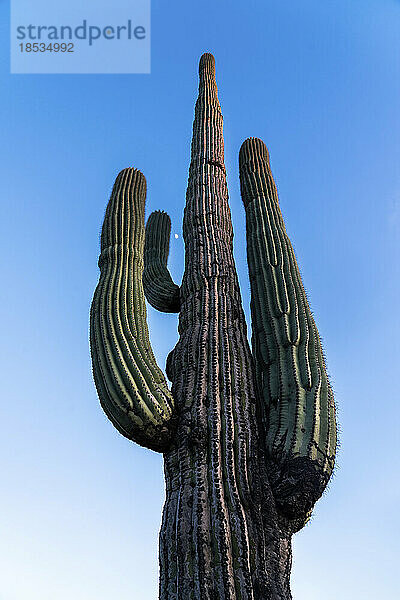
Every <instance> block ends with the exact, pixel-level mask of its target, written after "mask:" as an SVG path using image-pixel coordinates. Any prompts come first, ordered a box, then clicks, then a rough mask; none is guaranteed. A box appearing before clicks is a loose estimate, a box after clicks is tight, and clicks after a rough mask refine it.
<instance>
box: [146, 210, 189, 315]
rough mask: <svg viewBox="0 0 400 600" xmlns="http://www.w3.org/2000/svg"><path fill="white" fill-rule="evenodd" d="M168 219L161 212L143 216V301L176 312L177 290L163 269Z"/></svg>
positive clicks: (166, 253) (166, 258) (162, 310)
mask: <svg viewBox="0 0 400 600" xmlns="http://www.w3.org/2000/svg"><path fill="white" fill-rule="evenodd" d="M170 234H171V219H170V218H169V216H168V215H167V213H165V212H163V211H158V210H157V211H155V212H153V213H151V215H150V217H149V218H148V219H147V224H146V235H145V244H144V271H143V289H144V294H145V296H146V299H147V301H148V302H149V303H150V304H151V306H153V308H156V309H157V310H159V311H161V312H166V313H178V312H179V310H180V290H179V286H177V285H176V284H175V283H174V282H173V281H172V277H171V275H170V273H169V271H168V268H167V262H168V254H169V239H170Z"/></svg>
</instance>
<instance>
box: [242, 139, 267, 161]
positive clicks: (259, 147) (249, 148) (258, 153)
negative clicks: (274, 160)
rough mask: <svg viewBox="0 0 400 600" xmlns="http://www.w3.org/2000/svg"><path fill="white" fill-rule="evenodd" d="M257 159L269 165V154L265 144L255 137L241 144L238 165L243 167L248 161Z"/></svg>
mask: <svg viewBox="0 0 400 600" xmlns="http://www.w3.org/2000/svg"><path fill="white" fill-rule="evenodd" d="M254 157H257V158H258V159H261V160H264V161H265V162H267V163H269V152H268V148H267V146H266V145H265V143H264V142H263V141H262V140H261V139H260V138H256V137H249V138H247V140H245V141H244V142H243V144H242V145H241V148H240V152H239V165H240V167H243V166H244V165H245V164H247V163H248V162H249V161H251V160H252V159H254Z"/></svg>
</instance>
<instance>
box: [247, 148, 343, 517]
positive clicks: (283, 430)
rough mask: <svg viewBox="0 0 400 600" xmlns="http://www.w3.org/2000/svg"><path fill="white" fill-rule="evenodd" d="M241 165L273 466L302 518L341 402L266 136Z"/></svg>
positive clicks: (275, 480) (322, 473) (325, 475)
mask: <svg viewBox="0 0 400 600" xmlns="http://www.w3.org/2000/svg"><path fill="white" fill-rule="evenodd" d="M239 166H240V180H241V192H242V198H243V203H244V205H245V209H246V225H247V227H246V229H247V258H248V265H249V276H250V285H251V315H252V323H253V336H252V343H253V353H254V357H255V365H256V379H257V387H258V389H259V390H260V392H261V397H262V402H261V408H262V411H261V412H262V415H263V424H264V431H265V433H264V435H265V441H266V449H267V452H268V466H269V469H268V471H269V476H270V482H271V485H272V488H273V491H274V495H275V498H276V501H277V504H278V506H279V508H280V509H281V511H282V512H283V514H285V515H286V516H288V517H289V518H292V519H296V518H301V516H302V515H304V516H306V514H307V513H308V512H309V511H310V510H311V509H312V507H313V505H314V503H315V502H316V500H317V499H318V498H319V497H320V496H321V494H322V492H323V490H324V489H325V486H326V484H327V481H328V479H329V477H330V475H331V473H332V469H333V466H334V460H335V451H336V422H335V405H334V401H333V393H332V389H331V387H330V385H329V380H328V376H327V372H326V368H325V361H324V357H323V353H322V347H321V342H320V338H319V335H318V331H317V328H316V325H315V322H314V319H313V317H312V314H311V311H310V308H309V305H308V302H307V297H306V293H305V291H304V287H303V285H302V281H301V277H300V272H299V268H298V266H297V262H296V258H295V255H294V251H293V248H292V245H291V243H290V240H289V237H288V235H287V233H286V229H285V225H284V222H283V218H282V214H281V211H280V208H279V203H278V194H277V191H276V186H275V183H274V180H273V177H272V174H271V169H270V164H269V155H268V150H267V148H266V146H265V145H264V143H263V142H262V141H261V140H259V139H254V138H250V139H248V140H246V141H245V142H244V143H243V145H242V148H241V150H240V154H239Z"/></svg>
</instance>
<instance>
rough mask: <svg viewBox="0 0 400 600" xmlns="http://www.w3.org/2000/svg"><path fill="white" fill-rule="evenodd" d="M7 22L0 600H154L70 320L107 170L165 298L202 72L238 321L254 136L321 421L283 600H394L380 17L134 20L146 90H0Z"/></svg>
mask: <svg viewBox="0 0 400 600" xmlns="http://www.w3.org/2000/svg"><path fill="white" fill-rule="evenodd" d="M97 3H98V4H99V7H101V4H102V2H99V1H98V0H97ZM104 4H105V3H104ZM8 22H9V3H8V2H5V1H0V23H1V24H0V39H1V44H2V51H1V56H0V78H1V84H0V85H1V88H0V89H1V94H0V130H1V132H2V135H1V144H0V169H1V181H2V193H1V199H2V204H3V207H2V219H1V222H0V229H1V233H0V244H1V256H2V260H1V282H2V285H1V286H0V302H1V308H2V336H1V338H2V342H1V348H0V352H1V366H2V378H1V381H2V402H1V408H0V411H1V413H2V414H1V427H2V434H1V436H0V462H1V472H2V476H1V480H0V481H1V483H0V488H1V489H0V528H1V531H2V546H1V549H0V565H1V568H0V571H1V572H2V575H1V579H0V600H27V599H29V600H39V599H40V600H67V599H68V600H70V599H71V598H74V600H109V599H110V598H118V600H128V599H129V600H132V598H134V599H136V598H140V599H141V600H150V599H152V600H153V599H154V598H156V596H157V592H156V590H157V579H158V574H157V572H158V566H157V546H158V543H157V534H158V528H159V524H160V518H161V507H162V502H163V494H164V490H163V476H162V459H161V457H160V456H159V455H157V454H155V453H153V452H151V451H148V450H145V449H143V448H140V447H139V446H136V445H134V444H132V443H130V442H128V441H127V440H126V439H124V438H123V437H122V436H120V435H119V434H118V433H117V432H116V430H114V429H113V427H112V426H111V424H110V423H109V422H108V421H107V419H106V417H105V416H104V415H103V414H102V411H101V409H100V407H99V404H98V401H97V397H96V392H95V389H94V385H93V382H92V378H91V366H90V357H89V349H88V313H89V306H90V301H91V296H92V293H93V290H94V288H95V285H96V282H97V279H98V269H97V257H98V250H99V233H100V227H101V223H102V218H103V215H104V210H105V206H106V203H107V200H108V196H109V194H110V191H111V188H112V184H113V180H114V178H115V176H116V175H117V173H118V171H119V170H121V169H122V168H124V167H127V166H135V167H137V168H139V169H141V170H142V171H143V173H144V174H145V175H146V178H147V182H148V201H147V214H149V213H150V212H151V211H152V210H154V209H164V210H167V211H168V213H169V214H170V216H171V219H172V232H173V233H177V234H178V235H179V237H178V239H175V238H174V237H172V239H171V252H170V269H171V272H172V273H173V275H174V278H175V280H176V281H179V280H180V277H181V275H182V269H183V260H184V253H183V243H182V236H181V223H182V211H183V207H184V199H185V188H186V179H187V172H188V165H189V150H190V138H191V127H192V120H193V107H194V102H195V98H196V93H197V63H198V59H199V57H200V55H201V54H202V53H203V52H204V51H210V52H212V53H213V54H214V55H215V57H216V62H217V81H218V85H219V90H220V101H221V104H222V110H223V113H224V118H225V123H224V127H225V150H226V165H227V170H228V183H229V187H230V204H231V210H232V218H233V224H234V230H235V256H236V260H237V268H238V273H239V277H240V282H241V287H242V295H243V303H244V307H245V311H246V314H247V316H249V284H248V279H247V266H246V260H245V231H244V214H243V213H244V211H243V208H242V204H241V200H240V195H239V180H238V151H239V148H240V145H241V143H242V141H243V140H244V139H245V138H246V137H248V136H258V137H261V138H262V139H263V140H264V141H265V142H266V144H267V145H268V147H269V150H270V155H271V164H272V168H273V172H274V175H275V178H276V182H277V185H278V190H279V194H280V200H281V208H282V211H283V214H284V218H285V221H286V225H287V230H288V233H289V235H290V237H291V239H292V242H293V245H294V247H295V250H296V253H297V256H298V260H299V264H300V267H301V270H302V274H303V281H304V284H305V287H306V289H307V290H308V293H309V299H310V302H311V306H312V308H313V311H314V314H315V317H316V321H317V324H318V326H319V329H320V332H321V335H322V338H323V341H324V347H325V352H326V355H327V359H328V367H329V372H330V374H331V379H332V383H333V386H334V389H335V393H336V398H337V404H338V408H339V423H340V428H341V434H340V439H341V448H340V452H339V455H338V468H337V471H336V476H335V478H334V479H333V481H332V482H331V485H330V490H329V492H328V493H327V494H326V495H325V496H324V497H323V498H322V500H320V502H319V503H318V505H317V507H316V510H315V516H314V519H313V521H312V523H311V524H310V525H309V526H307V527H306V528H305V529H304V530H303V531H302V532H301V533H299V534H298V535H297V536H296V538H295V541H294V567H293V577H292V588H293V593H294V598H295V600H320V598H322V597H323V598H324V600H334V599H335V600H336V599H337V598H340V599H341V600H354V598H363V600H369V599H371V600H372V599H374V600H375V599H376V598H378V597H379V598H385V599H391V598H395V597H397V596H398V594H399V585H398V577H397V563H398V537H399V536H398V534H399V525H400V523H399V516H398V515H399V512H398V506H399V501H400V484H399V477H398V439H399V425H398V424H399V421H400V414H399V412H400V411H399V391H398V388H397V385H396V381H397V377H398V374H399V367H398V364H399V350H400V347H399V339H400V331H399V329H400V328H399V319H398V304H399V296H400V284H399V281H400V277H399V276H400V272H399V264H400V256H399V238H400V236H399V233H400V177H399V175H400V173H399V158H400V157H399V150H400V143H399V140H400V121H399V112H398V106H399V92H400V62H399V56H400V54H399V51H400V41H399V30H400V29H399V28H400V2H398V1H395V0H335V1H333V0H325V1H324V2H321V0H302V2H294V1H293V0H292V1H285V0H263V1H261V0H259V1H248V2H247V3H239V2H236V1H235V0H230V1H229V2H228V1H219V2H215V0H214V1H211V0H203V2H202V3H201V4H199V3H191V2H181V1H180V0H179V1H176V2H174V3H165V2H161V0H153V2H152V72H151V75H123V76H122V75H120V76H119V75H76V76H74V75H48V76H47V75H40V76H38V75H10V74H9V48H8V46H9V30H8ZM148 321H149V326H150V331H151V339H152V344H153V348H154V350H155V353H156V356H157V358H158V361H159V364H160V365H161V366H162V367H164V364H165V358H166V355H167V354H168V352H169V350H170V349H171V348H172V347H173V346H174V344H175V342H176V340H177V333H176V327H177V319H176V316H174V315H164V314H160V313H157V312H155V311H153V310H152V309H149V311H148ZM248 322H249V319H248ZM396 376H397V377H396ZM396 554H397V556H396Z"/></svg>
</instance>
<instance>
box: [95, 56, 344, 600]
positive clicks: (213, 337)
mask: <svg viewBox="0 0 400 600" xmlns="http://www.w3.org/2000/svg"><path fill="white" fill-rule="evenodd" d="M239 168H240V184H241V194H242V199H243V203H244V207H245V211H246V235H247V257H248V266H249V276H250V285H251V316H252V350H251V349H250V347H249V344H248V340H247V329H246V322H245V318H244V313H243V309H242V302H241V295H240V288H239V283H238V278H237V274H236V269H235V263H234V259H233V245H232V243H233V230H232V223H231V216H230V210H229V204H228V189H227V184H226V171H225V163H224V141H223V128H222V113H221V108H220V104H219V101H218V92H217V85H216V81H215V61H214V57H213V56H212V55H211V54H204V55H203V56H202V57H201V59H200V65H199V95H198V99H197V102H196V108H195V119H194V123H193V138H192V147H191V162H190V168H189V180H188V186H187V194H186V207H185V211H184V219H183V237H184V242H185V271H184V275H183V279H182V282H181V285H180V286H178V285H177V284H176V283H174V281H173V280H172V278H171V275H170V273H169V271H168V266H167V261H168V253H169V238H170V232H171V222H170V218H169V216H168V215H167V214H166V213H165V212H163V211H156V212H154V213H152V214H151V215H150V216H149V218H148V220H147V225H146V228H145V225H144V208H145V196H146V182H145V178H144V176H143V175H142V173H140V171H137V170H135V169H125V170H124V171H122V172H121V173H120V174H119V175H118V177H117V180H116V182H115V185H114V189H113V192H112V195H111V199H110V201H109V203H108V206H107V210H106V215H105V219H104V224H103V230H102V236H101V254H100V259H99V266H100V280H99V283H98V286H97V288H96V291H95V294H94V298H93V303H92V308H91V326H90V343H91V352H92V361H93V374H94V380H95V383H96V387H97V391H98V395H99V398H100V402H101V405H102V407H103V409H104V411H105V413H106V414H107V416H108V417H109V418H110V420H111V421H112V423H113V424H114V425H115V427H116V428H117V429H118V431H120V432H121V433H122V434H123V435H124V436H126V437H127V438H129V439H131V440H133V441H135V442H137V443H138V444H141V445H142V446H146V447H148V448H151V449H153V450H156V451H159V452H162V453H163V454H164V472H165V479H166V501H165V504H164V510H163V519H162V525H161V531H160V552H159V560H160V594H159V598H160V600H189V599H190V600H261V599H263V600H266V599H267V600H268V599H272V600H289V599H290V598H291V592H290V571H291V560H292V552H291V538H292V535H293V533H294V532H295V531H297V530H298V529H300V528H301V527H302V526H304V524H305V523H306V522H307V520H308V518H309V516H310V514H311V511H312V509H313V506H314V504H315V502H316V501H317V500H318V498H319V497H320V496H321V494H322V493H323V491H324V489H325V487H326V485H327V482H328V480H329V477H330V475H331V473H332V469H333V466H334V457H335V448H336V424H335V407H334V401H333V395H332V390H331V387H330V385H329V381H328V377H327V373H326V368H325V362H324V356H323V353H322V348H321V342H320V338H319V335H318V331H317V328H316V325H315V322H314V319H313V316H312V313H311V311H310V308H309V305H308V301H307V297H306V294H305V291H304V287H303V284H302V281H301V277H300V273H299V268H298V266H297V262H296V258H295V255H294V252H293V248H292V245H291V243H290V240H289V238H288V235H287V233H286V229H285V225H284V222H283V218H282V214H281V211H280V208H279V202H278V195H277V191H276V187H275V184H274V180H273V177H272V174H271V169H270V163H269V154H268V150H267V148H266V146H265V144H264V143H263V142H262V141H261V140H259V139H257V138H249V139H248V140H246V141H245V142H244V143H243V145H242V147H241V149H240V154H239ZM145 296H146V299H147V300H148V302H149V303H150V304H151V305H152V306H153V307H155V308H156V309H158V310H160V311H163V312H167V313H171V312H177V313H179V335H180V337H179V341H178V343H177V345H176V346H175V348H174V349H173V350H172V351H171V352H170V354H169V356H168V359H167V366H166V372H167V375H168V378H169V379H170V380H171V382H172V389H171V390H170V389H169V388H168V385H167V382H166V380H165V377H164V375H163V373H162V371H161V370H160V368H159V367H158V366H157V363H156V361H155V358H154V355H153V352H152V349H151V346H150V342H149V333H148V328H147V322H146V305H145Z"/></svg>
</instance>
